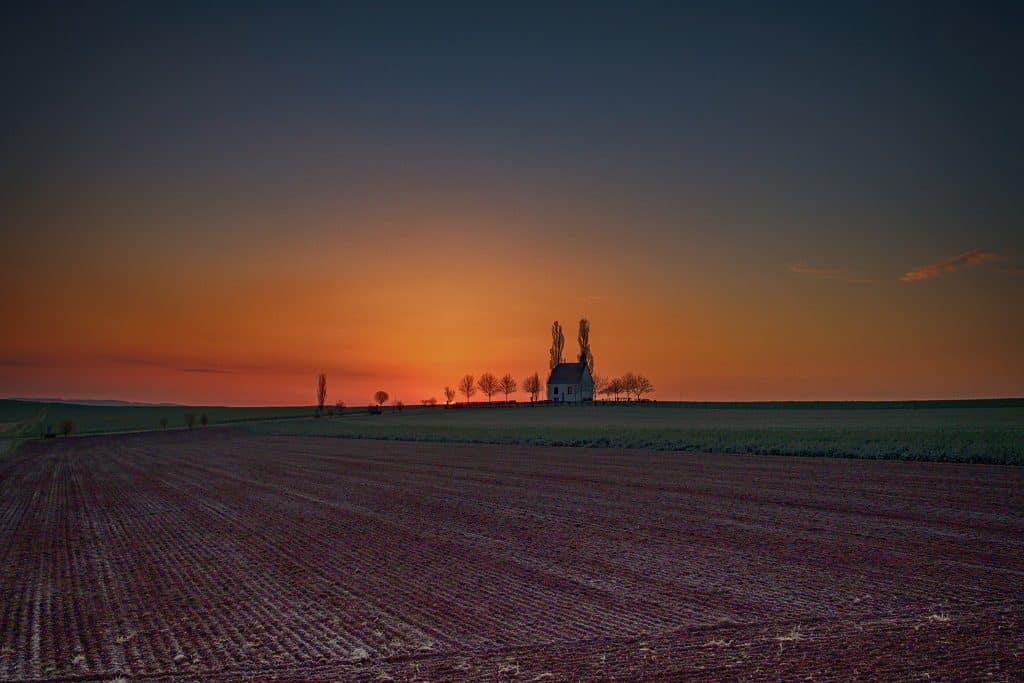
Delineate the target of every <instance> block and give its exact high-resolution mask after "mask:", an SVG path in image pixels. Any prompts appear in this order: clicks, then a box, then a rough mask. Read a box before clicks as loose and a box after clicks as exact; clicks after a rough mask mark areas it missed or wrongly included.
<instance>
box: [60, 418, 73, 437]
mask: <svg viewBox="0 0 1024 683" xmlns="http://www.w3.org/2000/svg"><path fill="white" fill-rule="evenodd" d="M73 431H75V423H74V422H72V421H71V420H63V421H62V422H61V423H60V433H61V434H63V435H64V436H71V432H73Z"/></svg>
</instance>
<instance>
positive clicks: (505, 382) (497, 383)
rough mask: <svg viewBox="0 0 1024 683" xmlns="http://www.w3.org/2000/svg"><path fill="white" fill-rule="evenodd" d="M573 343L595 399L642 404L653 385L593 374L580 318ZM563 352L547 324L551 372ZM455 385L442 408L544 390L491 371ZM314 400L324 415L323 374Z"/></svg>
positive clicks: (532, 380) (555, 328)
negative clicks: (480, 396)
mask: <svg viewBox="0 0 1024 683" xmlns="http://www.w3.org/2000/svg"><path fill="white" fill-rule="evenodd" d="M576 340H577V342H578V343H579V346H580V353H579V359H580V362H585V363H586V364H587V369H588V370H589V371H590V376H591V378H592V379H593V381H594V395H595V396H597V395H598V394H601V395H603V396H605V397H606V399H607V400H615V401H619V400H621V399H620V397H623V396H624V397H625V399H626V400H627V401H631V400H636V401H642V400H643V397H644V394H649V393H651V392H653V391H654V384H653V383H652V382H651V380H650V379H648V378H647V377H646V376H645V375H643V374H639V373H634V372H626V373H625V374H623V375H621V376H619V377H605V376H603V375H598V374H596V373H595V372H594V353H593V351H591V349H590V321H589V320H587V319H586V318H583V319H581V320H580V322H579V332H578V333H577V336H576ZM564 351H565V332H564V330H563V329H562V326H561V325H560V324H559V322H558V321H557V320H556V321H554V322H553V323H552V324H551V347H550V349H548V370H549V371H551V370H554V369H555V366H556V365H559V364H560V363H564V362H565V356H564ZM456 386H457V391H456V389H454V388H452V387H451V386H450V385H447V386H445V388H444V392H443V393H444V405H445V407H447V406H449V405H451V404H452V402H453V401H455V398H456V396H457V395H458V394H460V393H461V394H462V395H463V396H465V397H466V403H467V404H468V403H469V402H470V399H472V398H473V396H475V395H476V393H477V391H479V392H480V393H482V394H484V395H485V396H487V402H488V403H491V401H492V398H493V397H494V396H495V395H496V394H504V396H505V403H508V402H509V399H508V397H509V395H510V394H514V393H516V392H517V391H522V392H523V393H526V394H529V395H530V402H531V403H535V402H536V401H537V397H538V396H539V395H540V393H541V391H543V388H544V387H543V384H542V383H541V381H540V373H538V372H534V373H533V374H532V375H528V376H527V377H526V378H525V379H523V381H522V382H518V381H516V378H515V377H513V376H512V374H511V373H506V374H505V375H504V376H502V377H500V378H499V377H497V376H495V375H494V374H493V373H491V372H484V373H482V374H481V375H480V376H479V377H474V376H473V375H472V374H470V373H466V374H465V375H464V376H463V377H462V379H460V380H459V382H458V384H457V385H456ZM316 398H317V413H316V414H317V416H319V415H320V414H321V413H323V412H324V405H325V403H326V400H327V375H326V374H325V373H322V372H321V373H320V374H319V375H318V376H317V384H316ZM390 398H391V396H390V394H388V392H386V391H384V390H379V391H377V392H375V393H374V395H373V402H374V404H375V406H376V407H377V408H378V409H380V408H382V407H383V405H384V404H385V403H387V402H388V399H390ZM420 403H422V404H423V405H425V406H435V405H438V403H439V402H438V400H437V399H436V398H433V397H431V398H425V399H423V400H421V401H420ZM456 405H458V404H456ZM333 407H334V408H337V409H338V410H341V409H343V408H344V407H345V403H344V401H338V402H337V403H336V404H335V406H333ZM402 407H403V403H402V402H401V401H395V408H397V409H398V410H401V409H402ZM327 410H329V411H331V412H332V413H333V410H332V408H331V407H328V408H327Z"/></svg>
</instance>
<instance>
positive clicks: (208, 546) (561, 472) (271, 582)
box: [0, 428, 1024, 681]
mask: <svg viewBox="0 0 1024 683" xmlns="http://www.w3.org/2000/svg"><path fill="white" fill-rule="evenodd" d="M1022 584H1024V470H1022V469H1021V468H1017V467H1006V466H990V465H958V464H941V463H925V462H883V461H866V460H851V459H829V458H789V457H779V456H774V457H763V456H757V455H743V456H735V455H721V454H703V455H701V454H690V453H677V452H662V451H652V450H647V451H641V450H634V451H630V450H622V449H610V448H603V449H602V448H587V449H583V448H550V447H535V446H511V445H481V444H443V443H427V442H418V443H409V442H398V441H362V440H355V439H326V438H311V437H302V436H276V435H266V434H255V433H252V432H248V431H242V430H237V429H231V428H223V429H208V430H201V431H199V430H197V431H192V432H188V431H176V432H166V433H160V432H157V433H151V434H130V435H120V436H102V437H85V438H77V439H74V438H73V439H63V440H49V441H36V442H29V443H26V444H24V445H23V446H22V447H21V448H20V449H18V450H17V451H15V452H13V453H10V454H8V455H6V456H3V457H0V595H2V596H3V604H2V607H0V679H4V680H30V679H52V678H78V679H85V680H89V679H93V680H110V679H112V678H115V677H118V676H124V677H129V678H132V679H146V680H153V679H162V678H166V679H171V678H173V679H176V680H181V679H186V680H187V679H192V680H255V679H258V680H274V679H276V680H362V681H387V680H394V681H405V680H456V681H460V680H509V681H512V680H515V681H558V680H579V679H583V678H587V679H591V678H597V679H614V680H626V681H633V680H678V679H685V680H693V679H745V680H761V679H765V680H777V679H787V680H795V679H800V680H804V679H814V680H821V679H829V678H843V679H858V678H860V679H872V680H929V679H930V680H951V679H958V680H963V679H979V680H980V679H986V680H988V679H991V680H1020V679H1021V678H1022V677H1024V591H1022V590H1021V585H1022Z"/></svg>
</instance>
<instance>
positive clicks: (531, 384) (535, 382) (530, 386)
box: [523, 372, 540, 401]
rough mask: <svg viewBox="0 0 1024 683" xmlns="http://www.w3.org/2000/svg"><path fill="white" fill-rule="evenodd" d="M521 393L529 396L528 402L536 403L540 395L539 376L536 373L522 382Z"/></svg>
mask: <svg viewBox="0 0 1024 683" xmlns="http://www.w3.org/2000/svg"><path fill="white" fill-rule="evenodd" d="M523 391H525V392H526V393H528V394H529V395H530V401H536V400H537V396H538V395H539V394H540V375H538V374H537V373H536V372H535V373H533V374H532V375H530V376H529V377H527V378H526V379H524V380H523Z"/></svg>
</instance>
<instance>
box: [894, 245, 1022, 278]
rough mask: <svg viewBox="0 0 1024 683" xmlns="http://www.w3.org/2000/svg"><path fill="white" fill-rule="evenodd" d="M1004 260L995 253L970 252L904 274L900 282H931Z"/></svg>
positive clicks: (978, 250)
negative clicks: (959, 271) (949, 274)
mask: <svg viewBox="0 0 1024 683" xmlns="http://www.w3.org/2000/svg"><path fill="white" fill-rule="evenodd" d="M1004 260H1006V257H1004V256H1001V255H1000V254H997V253H995V252H994V251H984V250H981V249H975V250H974V251H968V252H966V253H964V254H960V255H959V256H954V257H953V258H948V259H946V260H945V261H939V262H938V263H931V264H929V265H926V266H918V267H917V268H914V269H913V270H910V271H908V272H906V273H904V274H903V275H902V276H901V277H900V281H901V282H921V281H922V280H930V279H932V278H936V277H939V276H940V275H945V274H946V273H952V272H954V271H957V270H961V269H964V268H975V267H977V266H980V265H983V264H985V263H992V262H994V261H1004Z"/></svg>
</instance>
